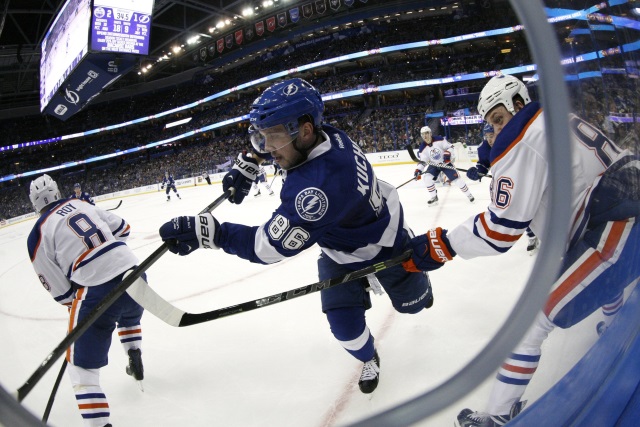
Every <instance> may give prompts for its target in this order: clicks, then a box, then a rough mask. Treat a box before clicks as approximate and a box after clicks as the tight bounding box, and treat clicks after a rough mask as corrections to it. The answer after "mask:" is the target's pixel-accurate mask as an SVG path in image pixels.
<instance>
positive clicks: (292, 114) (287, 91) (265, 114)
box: [249, 78, 324, 154]
mask: <svg viewBox="0 0 640 427" xmlns="http://www.w3.org/2000/svg"><path fill="white" fill-rule="evenodd" d="M323 112H324V102H323V101H322V97H321V96H320V92H318V90H317V89H316V88H315V87H313V86H312V85H311V84H310V83H309V82H307V81H305V80H302V79H299V78H294V79H289V80H285V81H283V82H280V83H276V84H274V85H273V86H270V87H269V88H267V89H265V91H264V92H263V93H262V95H260V96H259V97H258V98H257V99H256V100H255V101H253V104H252V105H251V111H250V112H249V121H250V122H251V126H250V128H249V136H250V138H251V143H252V144H253V148H254V150H256V151H257V152H258V153H263V154H266V153H267V151H266V150H265V146H264V143H265V141H264V138H261V136H260V132H259V131H260V130H263V129H267V128H271V127H274V126H277V125H284V127H285V129H286V130H287V132H288V133H289V135H291V137H292V138H293V137H295V135H296V134H297V133H298V119H299V118H300V117H303V116H308V117H309V119H310V120H311V122H312V123H313V125H314V126H315V127H320V126H321V125H322V113H323Z"/></svg>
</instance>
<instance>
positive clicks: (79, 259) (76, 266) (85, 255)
mask: <svg viewBox="0 0 640 427" xmlns="http://www.w3.org/2000/svg"><path fill="white" fill-rule="evenodd" d="M94 249H95V248H91V249H89V250H88V251H85V253H83V254H82V255H80V256H79V257H78V259H77V260H76V262H75V264H73V271H76V268H78V264H80V263H81V262H82V260H83V259H85V258H86V257H87V255H89V254H90V253H91V251H93V250H94Z"/></svg>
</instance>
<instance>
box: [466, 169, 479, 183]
mask: <svg viewBox="0 0 640 427" xmlns="http://www.w3.org/2000/svg"><path fill="white" fill-rule="evenodd" d="M467 178H469V179H470V180H472V181H481V180H482V177H481V176H480V174H479V173H478V168H477V167H475V166H473V167H470V168H469V169H467Z"/></svg>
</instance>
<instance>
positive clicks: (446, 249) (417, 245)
mask: <svg viewBox="0 0 640 427" xmlns="http://www.w3.org/2000/svg"><path fill="white" fill-rule="evenodd" d="M407 247H408V248H409V249H412V250H413V253H412V254H411V259H409V260H408V261H405V262H403V263H402V266H403V267H404V269H405V270H407V271H409V272H411V273H416V272H419V271H432V270H436V269H438V268H440V267H442V266H443V265H444V263H445V262H447V261H451V260H452V259H453V257H454V256H456V252H455V251H454V250H453V249H452V248H451V245H450V244H449V239H448V238H447V230H443V229H442V228H440V227H438V228H434V229H432V230H429V231H428V232H427V234H422V235H420V236H416V237H414V238H413V239H411V241H409V244H408V245H407Z"/></svg>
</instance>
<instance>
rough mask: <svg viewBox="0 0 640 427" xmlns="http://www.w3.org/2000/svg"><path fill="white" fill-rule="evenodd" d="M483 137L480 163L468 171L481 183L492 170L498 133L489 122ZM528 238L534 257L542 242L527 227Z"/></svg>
mask: <svg viewBox="0 0 640 427" xmlns="http://www.w3.org/2000/svg"><path fill="white" fill-rule="evenodd" d="M482 137H483V141H482V143H481V144H480V145H479V146H478V161H477V162H476V166H472V167H470V168H469V169H468V170H467V178H469V179H470V180H472V181H481V180H482V178H483V177H484V176H485V175H487V174H488V173H489V169H490V168H491V161H490V160H489V157H490V156H491V147H493V142H494V141H495V140H496V133H495V130H494V129H493V126H491V125H490V124H489V123H487V122H485V124H484V126H483V128H482ZM527 237H528V238H529V243H528V244H527V252H529V254H530V255H533V254H535V253H536V252H537V250H538V246H540V240H539V239H538V237H537V236H536V235H535V233H534V232H533V231H532V230H531V227H527Z"/></svg>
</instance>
